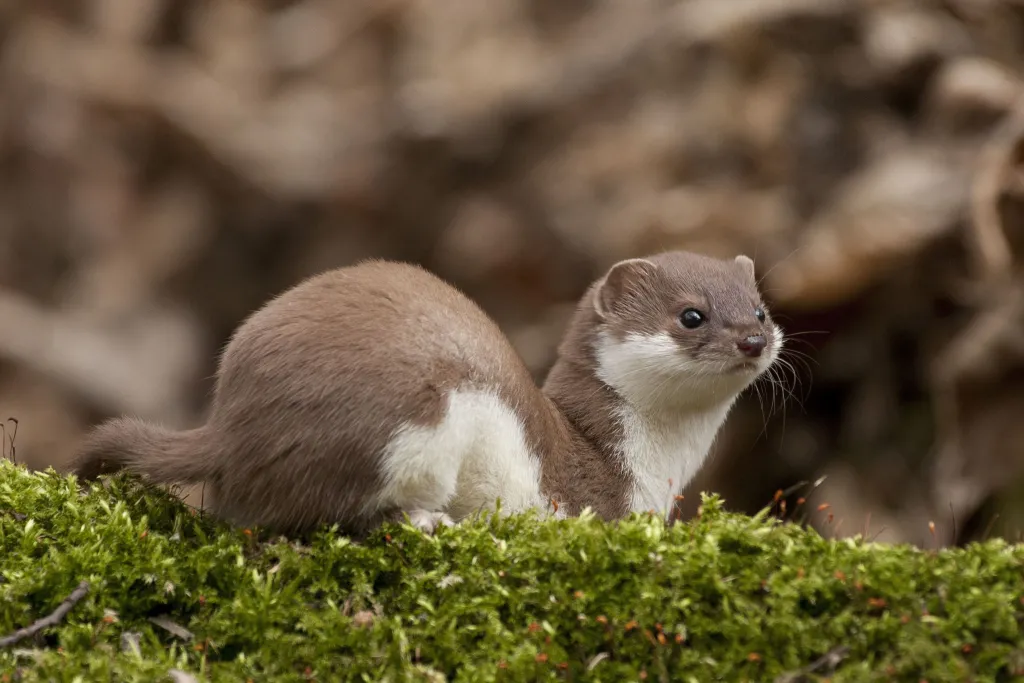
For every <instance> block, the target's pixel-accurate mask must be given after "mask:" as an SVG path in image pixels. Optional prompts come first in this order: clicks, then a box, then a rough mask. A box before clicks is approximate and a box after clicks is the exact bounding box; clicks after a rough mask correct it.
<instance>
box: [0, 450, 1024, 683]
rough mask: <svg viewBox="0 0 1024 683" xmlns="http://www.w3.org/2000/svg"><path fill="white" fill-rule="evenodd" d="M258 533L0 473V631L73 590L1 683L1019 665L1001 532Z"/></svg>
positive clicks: (659, 528) (120, 492) (912, 670)
mask: <svg viewBox="0 0 1024 683" xmlns="http://www.w3.org/2000/svg"><path fill="white" fill-rule="evenodd" d="M257 536H258V534H256V535H254V534H252V533H250V532H247V531H245V530H237V531H231V530H225V529H223V528H220V527H218V526H217V525H215V524H214V523H212V522H211V521H210V520H208V519H202V518H201V517H200V516H196V515H195V514H193V513H192V512H191V511H190V510H189V509H188V508H185V507H183V506H181V505H178V504H176V503H173V502H171V501H169V500H168V498H167V497H165V496H164V495H163V494H160V493H153V492H146V491H143V490H142V489H141V488H140V487H138V486H136V485H133V484H131V483H130V482H127V481H117V482H114V483H113V485H112V486H110V487H109V488H106V489H96V490H93V491H92V492H91V493H89V494H88V495H83V494H82V493H81V492H80V491H79V489H78V487H77V485H76V484H75V482H74V481H73V480H71V479H65V478H61V477H59V476H57V475H54V474H31V473H29V472H27V471H26V470H24V469H23V468H16V467H14V466H13V465H10V464H8V463H6V462H4V463H0V637H3V636H4V635H6V634H9V633H13V632H15V631H16V630H17V629H19V628H23V627H26V626H29V625H30V624H32V623H33V622H35V621H36V620H38V619H40V618H41V617H44V616H46V615H48V614H50V613H51V612H53V611H54V610H55V609H56V608H57V607H58V606H59V605H60V603H61V602H62V601H63V600H65V598H67V597H68V596H69V595H71V594H72V593H73V592H74V591H75V589H76V587H78V586H79V585H80V583H81V582H82V581H86V582H88V590H87V592H84V597H82V598H81V599H80V600H79V601H78V602H76V603H75V604H74V605H73V606H71V608H70V610H69V611H67V613H66V615H64V616H63V618H62V619H61V620H60V622H59V624H58V625H57V626H55V627H52V628H48V629H45V630H44V631H43V632H42V633H41V634H39V635H36V636H32V637H27V638H24V639H22V640H20V641H19V642H17V643H15V644H13V645H10V646H8V647H6V648H3V649H0V671H3V672H5V673H3V674H2V676H3V678H2V680H3V681H4V682H5V683H6V681H10V680H18V679H19V677H20V680H24V681H37V680H54V681H71V680H76V679H77V680H85V681H92V680H140V681H141V680H171V679H170V678H169V676H170V672H171V671H172V670H175V669H176V670H177V671H178V672H182V673H188V674H191V675H192V676H195V677H196V678H197V679H199V680H205V679H209V680H225V681H227V680H235V681H237V680H253V681H261V680H275V681H277V680H294V681H300V680H320V681H337V680H373V681H377V680H387V681H404V680H423V681H441V680H459V681H484V680H506V681H523V680H602V681H628V680H649V681H658V680H682V681H710V680H730V681H733V680H735V681H743V680H746V681H772V680H776V679H777V678H778V677H780V676H784V675H786V674H792V675H793V676H792V677H790V678H789V679H783V680H819V679H820V680H824V679H825V678H828V679H829V680H832V681H835V682H839V681H889V680H893V681H904V680H905V681H915V682H916V681H922V680H926V681H930V682H931V683H934V682H935V681H1010V680H1016V679H1019V678H1020V676H1021V672H1024V635H1022V634H1021V622H1022V620H1024V547H1020V546H1011V545H1006V544H1005V543H1003V542H1001V541H992V542H989V543H986V544H978V545H971V546H969V547H967V548H965V549H961V550H947V551H942V552H939V553H932V552H928V551H921V550H915V549H912V548H910V547H886V546H875V545H872V544H868V543H862V542H859V541H839V542H836V541H828V540H826V539H823V538H821V537H820V536H819V535H817V534H815V533H813V532H808V531H805V530H803V529H801V528H800V527H798V526H796V525H791V524H787V525H782V524H778V523H775V522H768V521H764V520H760V519H751V518H749V517H744V516H735V515H731V514H726V513H724V512H722V511H721V508H720V504H719V501H717V500H716V499H713V498H709V499H707V500H705V501H704V506H703V511H702V514H701V516H700V517H699V518H698V519H697V520H695V521H693V522H690V523H686V524H680V525H676V526H675V527H672V528H666V527H665V525H664V524H663V523H660V522H658V521H657V520H652V519H649V518H635V519H631V520H628V521H625V522H623V523H621V524H619V525H617V526H612V525H606V524H603V523H600V522H599V521H596V520H588V519H582V520H568V521H558V522H538V521H536V520H534V519H532V518H530V517H516V518H513V519H508V520H503V521H488V520H481V521H478V522H475V523H472V524H469V525H466V526H465V527H464V528H458V529H444V530H442V531H441V532H440V534H439V535H438V536H437V537H434V538H431V537H426V536H423V535H421V534H419V533H417V532H415V531H414V530H412V529H411V528H406V527H400V526H392V527H388V528H386V529H384V530H382V531H381V532H380V533H379V534H378V535H377V536H375V537H374V538H372V539H370V540H369V541H368V542H367V543H366V544H365V545H355V544H353V543H351V542H349V541H348V540H347V539H345V538H342V537H338V536H336V535H334V534H331V533H329V532H326V531H325V532H324V533H321V534H319V535H317V536H316V537H315V538H312V539H309V541H308V543H304V544H299V543H296V542H286V541H284V540H281V539H278V540H270V541H261V540H260V539H259V538H258V537H257ZM82 594H83V591H79V595H82ZM833 667H835V668H834V670H833ZM811 668H814V669H815V670H814V672H813V673H812V674H811V678H807V679H800V678H797V677H796V674H798V673H799V672H800V671H801V670H809V669H811ZM1015 672H1016V673H1015ZM179 675H181V674H179Z"/></svg>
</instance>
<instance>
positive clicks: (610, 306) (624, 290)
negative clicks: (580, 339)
mask: <svg viewBox="0 0 1024 683" xmlns="http://www.w3.org/2000/svg"><path fill="white" fill-rule="evenodd" d="M657 272H658V266H656V265H655V264H653V263H651V262H650V261H648V260H647V259H642V258H631V259H626V260H625V261H619V262H618V263H616V264H615V265H614V266H612V267H611V269H610V270H609V271H608V272H607V273H606V274H605V276H604V278H602V279H601V281H600V283H598V285H597V291H596V293H595V295H594V310H596V311H597V314H598V315H599V316H601V317H602V318H605V317H607V316H608V315H609V314H612V313H615V312H616V311H622V310H623V306H626V307H628V306H629V302H630V301H634V300H635V297H636V296H637V295H638V294H640V293H642V292H643V291H645V290H646V289H647V283H648V282H649V281H650V279H651V278H652V277H654V276H655V275H656V274H657Z"/></svg>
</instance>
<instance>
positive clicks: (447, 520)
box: [409, 510, 455, 534]
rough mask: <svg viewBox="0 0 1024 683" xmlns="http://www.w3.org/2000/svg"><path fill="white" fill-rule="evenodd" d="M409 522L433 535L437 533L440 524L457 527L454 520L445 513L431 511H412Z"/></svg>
mask: <svg viewBox="0 0 1024 683" xmlns="http://www.w3.org/2000/svg"><path fill="white" fill-rule="evenodd" d="M409 522H410V523H411V524H412V525H413V526H414V527H416V528H417V529H419V530H420V531H422V532H423V533H426V534H432V533H434V532H435V531H437V527H438V525H440V524H444V525H445V526H455V522H454V521H452V518H451V517H449V516H448V515H446V514H445V513H443V512H430V511H429V510H411V511H410V512H409Z"/></svg>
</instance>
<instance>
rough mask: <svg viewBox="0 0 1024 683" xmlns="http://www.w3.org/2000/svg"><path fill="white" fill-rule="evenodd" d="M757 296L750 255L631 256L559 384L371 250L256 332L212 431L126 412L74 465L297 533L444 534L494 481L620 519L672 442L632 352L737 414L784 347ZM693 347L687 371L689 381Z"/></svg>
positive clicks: (509, 492) (417, 276) (669, 400)
mask: <svg viewBox="0 0 1024 683" xmlns="http://www.w3.org/2000/svg"><path fill="white" fill-rule="evenodd" d="M759 302H760V298H759V296H758V294H757V291H756V285H755V282H754V279H753V264H752V263H750V261H749V259H745V257H739V258H737V259H736V260H718V259H711V258H708V257H704V256H699V255H695V254H688V253H685V252H669V253H667V254H662V255H657V256H653V257H650V258H649V259H634V260H630V261H626V262H623V263H620V264H617V265H616V266H615V267H613V268H612V269H610V271H609V272H608V273H607V274H606V275H605V277H603V278H602V279H601V280H599V281H598V282H597V283H595V284H594V285H593V286H592V287H591V288H590V289H589V290H588V291H587V293H586V294H585V296H584V297H583V299H582V300H581V302H580V305H579V309H578V311H577V313H576V316H575V317H574V319H573V321H572V322H571V324H570V327H569V330H568V332H567V334H566V336H565V339H564V340H563V343H562V345H561V346H560V349H559V359H558V362H557V363H556V365H555V367H554V368H553V369H552V372H551V374H550V376H549V377H548V379H547V381H546V382H545V385H544V387H543V390H541V389H540V388H538V387H537V386H536V385H535V384H534V382H533V380H532V378H531V375H530V373H529V371H528V370H527V368H526V366H525V364H524V363H523V362H522V360H521V359H520V358H519V356H518V355H517V354H516V352H515V351H514V350H513V348H512V346H511V345H510V344H509V342H508V340H507V339H506V337H505V336H504V334H503V333H502V332H501V330H500V329H499V328H498V327H497V325H496V324H495V323H494V322H493V321H492V320H491V319H490V318H489V317H488V316H487V315H486V314H485V313H484V312H483V311H482V310H481V309H480V308H479V307H478V306H477V305H476V304H475V303H473V302H472V301H470V300H469V299H468V298H467V297H465V296H464V295H463V294H461V293H460V292H458V291H457V290H456V289H455V288H453V287H451V286H450V285H448V284H447V283H445V282H443V281H442V280H440V279H439V278H437V277H435V276H434V275H432V274H430V273H428V272H427V271H425V270H423V269H422V268H419V267H417V266H412V265H409V264H402V263H393V262H385V261H368V262H364V263H361V264H358V265H354V266H350V267H346V268H340V269H336V270H332V271H328V272H325V273H322V274H320V275H318V276H315V277H312V278H310V279H308V280H306V281H305V282H302V283H300V284H299V285H297V286H296V287H294V288H292V289H290V290H288V291H286V292H284V293H283V294H281V295H280V296H278V297H276V298H275V299H273V300H271V301H270V302H268V303H267V304H266V305H265V306H264V307H263V308H261V309H260V310H259V311H257V312H256V313H254V314H253V315H252V316H250V317H249V318H248V319H247V320H246V321H245V322H244V323H243V324H242V325H241V326H240V327H239V328H238V330H237V331H236V333H235V334H234V336H233V337H232V339H231V341H230V343H229V344H228V346H227V347H226V349H225V351H224V353H223V356H222V358H221V363H220V367H219V371H218V377H217V384H216V389H215V393H214V397H213V401H212V405H211V411H210V415H209V418H208V420H207V422H206V424H205V425H203V426H201V427H199V428H196V429H193V430H188V431H181V432H174V431H169V430H166V429H163V428H161V427H159V426H156V425H150V424H147V423H144V422H142V421H139V420H136V419H132V418H117V419H114V420H111V421H108V422H106V423H104V424H101V425H100V426H98V427H97V428H96V429H95V430H94V431H93V432H92V433H91V434H90V435H89V436H88V438H87V439H86V440H85V443H84V444H83V446H82V448H81V450H80V453H79V454H78V457H77V459H76V462H75V465H74V468H75V471H76V472H77V473H78V474H79V476H80V477H81V478H82V479H92V478H95V477H97V476H99V475H101V474H105V473H110V472H114V471H117V470H119V469H122V468H126V469H129V470H133V471H136V472H138V473H140V474H142V475H144V476H146V477H147V478H149V479H150V480H152V481H155V482H163V483H172V482H180V483H185V482H199V481H205V482H207V483H208V484H209V485H210V486H211V487H212V488H213V499H214V505H215V508H214V509H213V512H214V513H215V514H217V515H219V516H221V517H223V518H225V519H227V520H230V521H232V522H235V523H238V524H246V525H260V526H265V527H269V528H273V529H276V530H278V531H281V532H284V533H290V532H300V531H304V530H308V529H310V528H312V527H314V526H316V525H319V524H323V523H337V524H339V525H340V526H341V527H342V528H343V529H345V530H347V531H353V532H357V531H361V530H365V529H367V528H370V527H371V526H373V525H375V524H377V523H378V522H380V521H381V520H383V519H387V518H394V517H395V516H396V515H398V514H400V513H402V512H403V511H404V512H407V513H410V514H412V513H416V514H417V515H419V517H418V519H419V522H418V523H420V525H421V526H423V527H424V528H432V526H433V524H434V523H436V522H437V521H438V520H443V521H446V522H448V521H450V520H449V519H448V518H447V515H446V512H447V511H451V510H452V509H462V508H460V507H459V504H460V500H461V499H466V500H469V499H472V501H483V502H485V503H486V501H488V500H490V499H491V498H492V497H494V496H496V495H504V496H507V497H508V498H509V499H511V500H513V501H517V502H516V503H515V504H514V505H513V506H512V509H511V510H509V508H508V507H507V506H506V510H509V511H514V510H515V509H521V508H523V507H530V506H543V504H544V502H545V501H547V500H548V499H549V498H554V499H555V500H556V501H557V502H558V504H559V506H560V510H561V511H562V513H568V514H576V513H578V512H579V511H580V510H582V509H583V508H584V507H587V506H589V507H591V508H593V509H594V510H595V511H596V512H597V513H598V514H600V515H601V516H603V517H605V518H608V519H612V518H616V517H621V516H622V515H624V514H626V513H627V512H628V511H629V510H630V509H631V507H634V508H635V507H636V505H637V504H639V503H638V502H635V501H642V496H640V494H639V493H636V491H639V490H640V489H638V488H637V486H638V485H639V484H638V483H637V482H640V481H641V480H643V479H644V476H637V472H636V467H637V466H638V465H637V463H638V462H639V463H640V465H639V466H640V467H643V464H642V462H644V460H643V459H644V458H647V459H648V460H650V457H648V455H650V454H648V453H647V452H648V451H650V452H651V453H653V454H654V455H655V456H656V455H658V454H659V450H658V449H659V447H658V446H656V445H655V446H652V445H650V444H657V443H661V442H660V441H658V440H657V439H654V440H653V441H652V440H651V439H647V440H646V441H645V439H646V438H647V437H646V436H645V434H647V432H645V431H644V430H647V429H648V426H647V425H648V423H647V422H646V420H647V418H646V417H644V416H645V415H648V413H650V410H648V408H646V407H643V406H641V405H640V404H641V403H643V402H644V401H643V400H638V399H637V398H636V396H635V394H636V391H637V387H640V389H639V391H640V392H641V393H642V392H643V389H642V387H643V386H644V385H643V383H642V382H640V383H639V384H636V385H635V386H634V384H635V383H634V382H633V380H634V379H636V377H635V375H636V372H637V371H634V370H631V369H630V367H632V366H630V367H627V365H629V364H631V363H635V362H639V365H637V367H638V368H639V372H641V373H642V372H646V371H647V370H645V369H644V368H647V367H648V366H649V367H651V368H652V370H651V371H652V372H655V371H656V374H655V375H652V381H653V380H656V381H657V382H659V383H662V384H664V383H668V384H669V385H672V386H671V387H670V388H671V389H672V390H671V391H670V392H669V393H667V394H665V405H666V406H671V410H679V411H683V412H680V413H679V414H680V416H685V415H689V414H691V413H694V414H696V415H698V416H699V415H700V414H701V413H700V412H699V411H709V410H712V409H715V410H717V409H718V408H719V407H720V406H721V405H724V406H725V407H726V408H725V409H726V410H727V409H728V405H731V402H732V400H733V399H734V398H735V396H736V395H737V394H738V393H739V392H740V391H741V390H742V389H743V388H744V387H745V386H747V385H748V384H749V383H750V382H751V381H752V380H753V379H754V378H755V377H756V376H757V374H759V373H760V372H762V371H763V370H764V368H765V367H767V365H768V364H770V362H771V360H773V359H774V355H771V354H774V353H777V347H778V345H779V343H780V342H781V339H779V338H778V337H779V335H778V329H777V328H775V327H774V325H773V324H772V323H771V322H770V321H767V320H766V321H765V322H759V321H757V320H756V319H755V318H754V308H755V307H756V306H758V305H760V304H759ZM686 306H699V307H702V308H703V309H704V310H706V311H708V315H709V323H708V325H706V326H705V329H703V330H700V331H697V332H695V331H694V330H689V329H685V328H683V327H682V326H681V325H679V324H678V320H679V318H678V316H679V311H680V310H681V309H682V308H683V307H686ZM754 333H757V334H766V335H767V336H768V338H769V341H768V344H769V355H766V356H765V357H764V358H763V359H761V360H759V361H758V363H759V364H757V365H756V367H755V366H754V365H750V364H748V365H750V367H747V366H745V365H743V366H742V367H741V360H742V359H743V358H744V357H743V356H742V354H738V353H737V352H736V343H737V342H736V340H737V339H743V338H747V337H748V336H749V335H751V334H754ZM637 340H640V341H637ZM670 340H671V341H670ZM630 344H633V345H634V346H635V345H636V344H641V345H643V344H646V346H642V347H641V346H636V348H637V349H641V348H642V353H648V352H653V353H654V355H653V356H651V357H650V358H649V359H646V358H647V357H646V356H642V355H641V356H636V353H634V351H633V349H634V347H633V346H630ZM676 348H678V354H679V356H678V359H677V360H678V361H679V364H680V368H686V372H682V371H680V374H679V376H678V378H677V381H673V377H672V376H671V375H672V373H675V372H676V370H675V369H673V368H674V367H675V365H674V363H675V362H676V360H675V359H674V356H673V354H674V353H675V351H673V349H676ZM652 350H653V351H652ZM636 358H639V359H640V360H639V361H637V360H636ZM645 359H646V360H645ZM702 359H703V360H702ZM623 364H625V365H623ZM702 364H703V365H702ZM721 364H725V365H729V367H730V369H729V370H728V371H727V372H726V371H724V370H723V371H722V372H721V373H719V375H718V376H716V377H718V378H717V379H714V381H712V380H711V379H708V377H705V376H704V375H702V374H700V373H698V374H700V376H699V377H698V375H695V374H693V373H694V372H696V369H699V368H705V369H710V368H712V367H714V368H718V367H719V365H721ZM730 364H731V365H730ZM725 365H722V368H724V367H725ZM619 366H621V368H620V367H619ZM733 366H736V367H741V370H739V371H737V370H735V368H733ZM708 371H709V372H710V370H708ZM701 372H703V371H701ZM616 373H618V374H616ZM657 373H660V374H657ZM665 373H669V374H667V375H666V374H665ZM688 373H689V374H688ZM620 376H621V378H622V379H621V381H620V380H619V379H615V378H616V377H620ZM609 377H610V378H611V379H609ZM666 378H667V379H666ZM709 382H710V383H709ZM676 384H678V386H675V385H676ZM652 388H653V385H652ZM660 390H662V391H664V390H665V386H661V389H660ZM680 392H681V394H680ZM669 394H671V395H669ZM640 398H641V399H642V398H643V397H640ZM723 402H724V403H723ZM627 404H628V405H633V404H636V410H634V409H633V408H630V409H629V410H627V411H626V412H623V409H624V406H625V405H627ZM705 404H706V405H705ZM459 410H463V411H464V412H465V415H461V414H453V412H457V411H459ZM686 411H689V412H686ZM695 411H697V412H695ZM652 415H653V414H652ZM673 415H674V413H673ZM638 416H639V417H638ZM674 419H675V418H674V417H673V418H670V420H669V421H670V422H671V421H672V420H674ZM717 419H718V418H716V420H717ZM722 419H724V413H723V414H722ZM718 422H720V420H718ZM718 422H715V423H714V424H710V423H709V426H708V427H707V429H712V430H717V427H718ZM661 423H662V421H661V418H660V417H658V419H657V421H655V422H651V423H650V425H660V424H661ZM694 424H695V425H697V426H696V427H695V429H705V427H704V426H703V424H704V423H703V422H695V423H694ZM652 429H660V427H653V426H652ZM682 432H683V433H684V434H685V433H686V430H685V429H683V430H682ZM666 433H667V432H666ZM492 434H501V435H503V436H502V439H503V440H502V441H500V442H491V441H488V439H490V438H491V435H492ZM651 434H653V435H654V436H657V435H658V434H660V432H656V431H655V432H651ZM637 435H639V436H637ZM648 436H649V435H648ZM712 436H713V434H712ZM659 438H660V437H659ZM666 438H668V437H666ZM672 438H676V437H672ZM520 441H521V446H516V445H515V444H518V443H520ZM666 443H668V442H666ZM687 443H689V442H687ZM695 443H696V442H695ZM700 443H701V444H702V443H703V441H701V442H700ZM629 444H634V446H629ZM629 448H634V450H636V451H637V453H639V456H640V460H637V459H636V458H634V457H633V455H634V454H632V453H631V452H630V451H629ZM693 449H695V450H696V451H700V450H702V449H703V446H702V445H699V444H698V445H695V446H693ZM705 450H706V449H705ZM456 451H457V452H456ZM645 454H647V455H645ZM652 457H653V456H652ZM693 457H698V458H703V454H700V453H697V454H696V455H694V456H693ZM651 462H653V460H652V461H651ZM446 468H451V469H454V470H456V471H446ZM534 468H535V470H536V475H535V476H534V474H531V473H532V472H534ZM641 474H643V473H641ZM685 483H686V482H685V481H679V482H674V484H673V486H674V487H675V488H677V489H678V488H680V487H682V486H683V485H684V484H685ZM649 488H650V486H649V485H648V489H649ZM631 491H632V492H633V493H631ZM638 496H639V497H638ZM631 500H632V501H634V502H631ZM463 502H464V501H463ZM424 515H426V516H424Z"/></svg>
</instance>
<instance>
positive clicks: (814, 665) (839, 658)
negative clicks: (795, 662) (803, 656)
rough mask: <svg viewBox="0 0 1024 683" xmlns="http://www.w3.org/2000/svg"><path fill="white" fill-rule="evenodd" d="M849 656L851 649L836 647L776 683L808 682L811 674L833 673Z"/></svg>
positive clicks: (778, 678) (841, 646)
mask: <svg viewBox="0 0 1024 683" xmlns="http://www.w3.org/2000/svg"><path fill="white" fill-rule="evenodd" d="M848 654H850V648H849V647H847V646H846V645H840V646H839V647H834V648H832V649H831V650H829V651H828V652H826V653H825V654H823V655H822V656H821V657H819V658H818V659H816V660H814V661H813V662H811V663H810V664H808V665H807V666H805V667H804V668H802V669H799V670H797V671H794V672H792V673H788V674H782V675H781V676H779V677H777V678H776V679H775V683H797V682H798V681H806V680H808V677H809V676H810V675H811V674H816V673H822V672H828V673H832V672H834V671H835V670H836V669H837V668H838V667H839V665H840V664H842V662H843V660H844V659H846V656H847V655H848Z"/></svg>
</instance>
